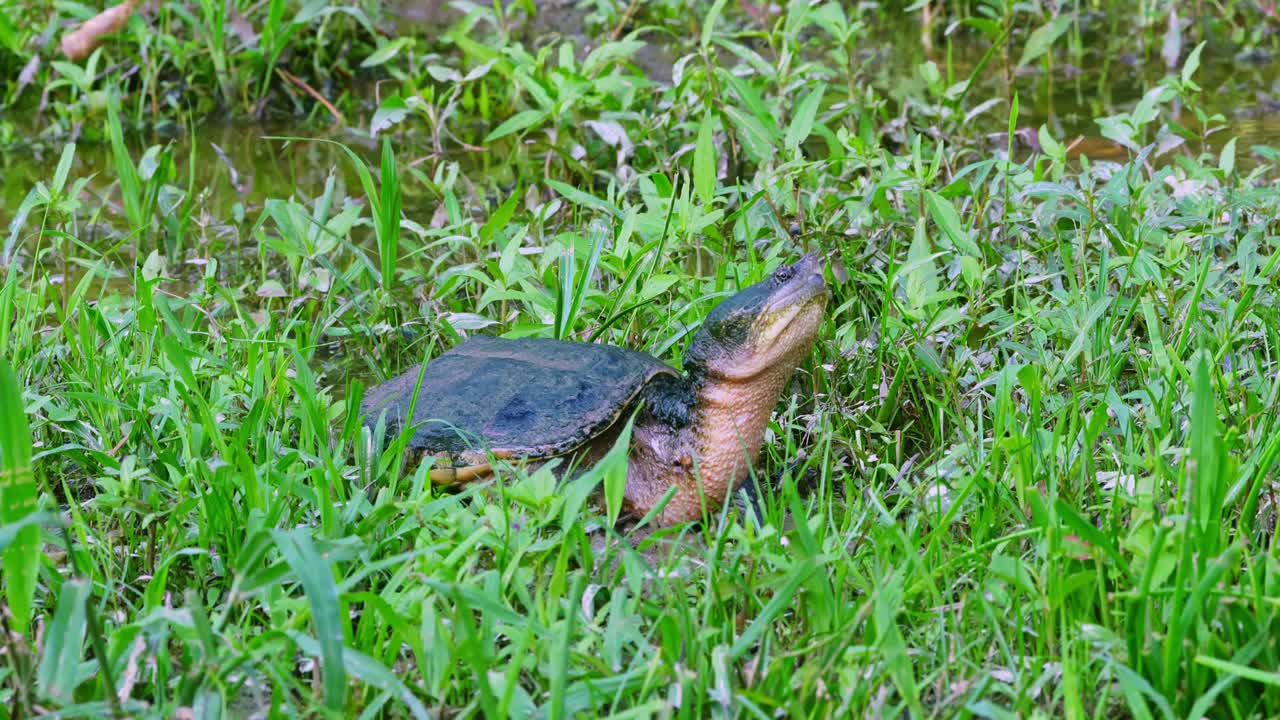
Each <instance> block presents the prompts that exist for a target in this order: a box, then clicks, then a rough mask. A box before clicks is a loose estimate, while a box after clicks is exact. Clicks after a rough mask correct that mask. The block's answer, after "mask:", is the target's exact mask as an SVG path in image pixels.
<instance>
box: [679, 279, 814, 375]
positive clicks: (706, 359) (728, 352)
mask: <svg viewBox="0 0 1280 720" xmlns="http://www.w3.org/2000/svg"><path fill="white" fill-rule="evenodd" d="M829 297H830V292H829V291H828V290H827V285H826V283H825V282H824V281H823V279H822V266H821V265H820V264H819V263H818V258H817V257H815V256H813V255H806V256H805V257H804V258H802V259H801V260H800V261H799V262H797V263H796V264H794V265H786V266H783V267H781V268H778V269H777V270H776V271H774V273H773V274H772V275H770V276H769V277H768V278H767V279H765V280H763V281H761V282H759V283H756V284H755V285H752V286H750V287H748V288H746V289H745V290H742V291H740V292H738V293H737V294H736V295H733V296H731V297H729V298H728V299H726V300H725V301H724V302H722V303H720V304H719V305H718V306H716V308H715V309H714V310H712V311H711V313H710V314H709V315H707V319H706V320H704V321H703V323H702V328H701V329H700V330H699V331H698V334H697V335H695V336H694V338H693V342H692V344H691V345H690V346H689V351H688V352H687V353H686V354H685V362H684V365H685V369H686V370H687V371H688V372H689V374H690V376H691V377H693V378H695V379H697V380H700V381H710V382H715V381H717V380H727V381H745V380H751V379H752V378H756V377H758V376H760V375H764V374H773V373H772V372H771V371H779V370H780V371H782V372H785V373H786V374H787V375H788V376H789V375H790V374H791V372H792V371H793V370H795V366H796V365H797V364H798V363H799V361H800V360H801V359H802V358H803V357H804V356H805V355H806V354H807V353H808V352H809V349H810V348H811V347H813V341H814V338H815V336H816V335H817V332H818V326H819V325H820V324H821V323H822V311H823V309H824V308H825V307H826V304H827V299H828V298H829Z"/></svg>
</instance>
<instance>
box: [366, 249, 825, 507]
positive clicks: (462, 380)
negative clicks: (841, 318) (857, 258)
mask: <svg viewBox="0 0 1280 720" xmlns="http://www.w3.org/2000/svg"><path fill="white" fill-rule="evenodd" d="M828 296H829V292H828V290H827V287H826V284H825V283H824V282H823V278H822V268H821V266H820V265H819V263H818V260H817V258H815V257H813V256H812V255H809V256H806V257H804V258H803V259H802V260H800V261H799V262H797V263H796V264H794V265H789V266H785V267H782V268H779V269H778V270H777V271H776V272H774V273H773V275H772V276H770V277H769V278H768V279H766V280H764V281H762V282H760V283H757V284H755V285H752V286H751V287H748V288H746V289H745V290H742V291H740V292H738V293H737V294H735V295H733V296H731V297H729V298H727V299H726V300H724V301H723V302H722V303H720V304H719V305H718V306H717V307H716V308H715V309H714V310H712V311H711V313H710V314H709V315H708V316H707V318H706V320H704V321H703V323H702V328H701V329H700V330H699V331H698V333H697V334H696V335H695V336H694V338H693V341H692V343H691V344H690V346H689V350H688V352H687V353H686V354H685V358H684V370H685V372H684V373H683V374H682V373H680V372H678V371H677V370H676V369H675V368H673V367H671V366H669V365H667V364H666V363H663V362H661V361H660V360H658V359H656V358H654V357H651V356H649V355H646V354H644V353H639V352H635V351H633V350H627V349H624V348H619V347H613V346H610V345H601V344H596V343H578V342H568V341H563V340H548V339H518V340H509V339H504V338H496V337H474V338H471V339H469V340H467V341H465V342H463V343H462V344H461V345H459V346H457V347H455V348H454V349H452V350H450V351H448V352H446V353H444V354H443V355H441V356H440V357H438V358H436V359H435V360H433V361H431V362H430V363H428V364H427V367H426V368H425V371H424V370H423V369H422V366H421V365H416V366H414V367H413V368H410V369H409V370H408V371H407V372H405V373H404V374H403V375H400V376H399V377H396V378H394V379H392V380H389V381H387V382H385V383H383V384H382V385H379V386H377V387H375V388H373V389H371V390H370V391H369V393H368V395H367V396H366V397H365V399H364V402H363V404H362V405H361V412H362V413H363V414H364V417H365V423H366V424H368V425H370V426H372V425H373V424H374V423H376V422H377V420H378V418H379V417H385V418H386V420H387V424H388V428H389V430H390V431H391V432H396V431H398V430H399V429H400V428H401V427H403V424H404V422H405V419H406V416H408V414H409V413H410V412H411V411H412V414H413V415H412V420H411V423H412V425H413V430H412V435H411V437H410V439H409V449H410V452H411V453H412V454H413V455H414V456H415V457H417V458H422V457H431V458H434V463H433V464H432V466H431V470H430V477H431V480H432V481H433V482H436V483H440V484H457V483H465V482H469V481H471V480H474V479H477V478H481V477H484V476H486V475H488V474H489V473H490V471H491V470H490V462H491V459H492V458H507V459H513V460H528V461H539V460H547V459H550V458H554V457H568V458H570V459H573V460H575V461H578V462H580V463H589V462H592V461H594V460H597V459H599V458H600V457H602V456H603V454H604V452H606V451H607V450H608V449H609V448H610V447H611V446H612V445H613V442H614V440H615V438H616V437H617V434H618V432H619V431H620V430H621V429H622V427H623V426H624V425H625V423H626V421H627V419H628V418H629V417H631V414H632V412H633V411H634V410H635V409H636V407H637V405H639V413H638V414H637V415H636V417H635V424H634V426H633V429H632V434H631V446H630V448H629V452H628V456H627V484H626V492H625V496H624V497H625V506H626V507H627V508H628V509H629V510H630V511H632V512H635V513H638V514H642V515H643V514H645V513H647V512H649V510H651V509H652V508H653V507H654V506H655V505H656V504H657V503H658V502H659V501H660V500H661V499H662V496H663V495H664V494H665V493H666V492H667V490H668V489H669V488H670V487H671V486H672V485H675V486H677V487H678V490H677V491H676V493H675V495H674V496H673V497H672V498H671V501H670V502H669V503H667V505H666V507H665V508H664V509H663V510H662V512H661V514H660V515H659V517H658V520H659V522H662V523H664V524H671V523H676V522H683V521H688V520H693V519H696V518H699V517H701V515H702V502H701V499H700V497H699V489H701V491H702V494H703V495H704V496H705V498H706V500H707V506H708V507H709V508H712V509H714V508H717V507H719V506H720V505H721V504H722V503H723V502H724V501H725V499H726V498H727V497H728V495H729V494H730V493H731V492H732V491H733V489H734V488H735V487H736V486H737V484H738V482H739V481H740V480H742V478H744V477H745V476H746V474H747V472H748V469H749V467H750V463H752V462H754V461H755V459H756V457H757V456H758V455H759V453H760V446H761V445H762V444H763V442H764V431H765V427H766V426H767V424H768V422H769V416H770V414H771V413H772V411H773V407H774V405H776V404H777V402H778V398H779V396H780V395H781V394H782V390H783V387H784V386H785V385H786V383H787V380H788V379H790V377H791V375H792V373H793V372H794V371H795V369H796V366H797V365H799V364H800V361H801V360H803V359H804V357H805V356H806V355H808V354H809V351H810V349H811V348H812V347H813V342H814V337H815V335H816V333H817V330H818V326H819V324H820V323H821V320H822V312H823V309H824V307H825V306H826V302H827V298H828ZM419 376H421V378H422V385H421V389H420V391H419V394H418V396H417V399H416V403H415V402H414V388H415V386H416V385H417V383H418V378H419Z"/></svg>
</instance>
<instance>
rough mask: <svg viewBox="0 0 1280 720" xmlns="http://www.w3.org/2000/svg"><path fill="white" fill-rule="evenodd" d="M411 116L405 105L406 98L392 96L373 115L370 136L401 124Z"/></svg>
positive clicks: (370, 123)
mask: <svg viewBox="0 0 1280 720" xmlns="http://www.w3.org/2000/svg"><path fill="white" fill-rule="evenodd" d="M408 116H409V106H408V105H407V104H405V101H404V98H402V97H400V96H399V95H392V96H391V97H389V98H387V99H386V100H383V101H382V104H381V105H379V106H378V109H377V110H376V111H375V112H374V113H373V120H372V121H370V122H369V134H370V135H377V134H378V133H380V132H382V131H383V130H386V129H387V128H390V127H394V126H396V125H398V124H400V122H401V121H403V120H404V119H405V118H406V117H408Z"/></svg>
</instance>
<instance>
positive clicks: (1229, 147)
mask: <svg viewBox="0 0 1280 720" xmlns="http://www.w3.org/2000/svg"><path fill="white" fill-rule="evenodd" d="M1218 169H1219V170H1221V171H1222V174H1223V175H1230V174H1231V173H1233V172H1235V169H1236V138H1231V139H1230V140H1228V141H1227V144H1225V145H1223V146H1222V153H1221V154H1220V155H1219V156H1218Z"/></svg>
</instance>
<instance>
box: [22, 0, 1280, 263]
mask: <svg viewBox="0 0 1280 720" xmlns="http://www.w3.org/2000/svg"><path fill="white" fill-rule="evenodd" d="M391 15H392V17H391V22H392V26H393V28H394V31H395V32H398V33H402V34H413V35H416V36H418V37H421V38H425V39H427V42H430V39H431V38H433V37H435V35H438V34H439V28H440V27H442V26H447V25H448V24H449V23H451V22H453V21H455V20H456V19H457V18H458V14H457V12H456V11H454V10H451V9H450V8H449V7H448V6H446V5H445V4H443V3H439V2H428V3H409V4H405V5H404V6H403V7H401V8H400V10H399V11H398V12H396V13H392V14H391ZM583 18H584V11H583V10H581V9H578V8H576V7H575V6H574V5H572V4H569V3H554V2H552V3H545V4H543V6H542V7H541V9H540V10H538V12H537V13H536V14H535V15H534V16H533V17H532V18H529V19H527V20H526V21H524V24H523V25H522V26H521V27H519V28H517V31H518V32H519V33H520V34H521V35H520V36H521V37H522V38H524V39H525V41H526V43H528V44H529V45H541V44H545V43H549V42H555V41H557V40H559V39H570V40H573V41H574V42H575V45H576V46H577V47H578V48H579V51H580V52H583V50H582V48H583V47H585V46H586V45H587V44H588V42H589V41H590V40H591V37H590V36H588V35H587V34H586V26H585V25H584V21H583ZM1107 22H1108V20H1107V19H1106V18H1099V19H1096V20H1095V21H1094V22H1093V25H1094V26H1095V29H1094V30H1093V33H1094V34H1095V35H1098V36H1100V35H1101V34H1103V33H1105V31H1106V27H1105V25H1106V23H1107ZM867 37H869V38H874V39H875V42H876V43H877V44H871V45H867V44H866V42H867V41H865V40H864V41H863V42H864V45H863V46H862V47H860V48H859V49H858V50H857V56H858V58H859V60H860V62H861V64H862V71H863V73H864V74H865V76H866V78H867V81H868V82H870V83H871V84H872V85H873V86H874V87H876V88H877V91H878V92H879V94H881V95H884V96H887V97H890V98H893V99H895V100H899V101H904V105H905V106H906V107H907V108H908V109H907V110H906V114H907V115H910V114H911V112H912V111H911V106H912V104H913V103H914V104H915V105H917V106H919V104H920V103H922V102H923V98H927V97H928V92H927V89H926V87H925V85H926V83H925V81H924V79H923V78H922V73H921V70H920V66H921V65H922V64H923V63H926V62H933V63H935V65H936V66H937V67H938V68H939V69H940V71H941V72H942V73H943V74H944V77H945V75H946V73H947V68H948V67H950V69H951V72H952V73H953V74H954V75H953V76H954V77H955V78H956V79H963V78H965V77H967V76H968V75H969V74H970V73H971V72H973V70H974V68H975V67H977V66H979V65H980V63H981V61H982V58H983V56H984V54H986V52H987V48H988V47H989V43H987V42H986V41H984V40H981V39H980V38H979V36H978V34H977V33H976V32H974V31H971V30H967V29H965V28H960V27H952V28H945V27H940V26H936V25H934V26H930V27H929V29H928V30H927V31H926V29H925V27H924V26H923V25H922V24H921V21H920V17H919V15H918V14H915V13H911V14H905V13H904V14H901V15H900V16H898V17H897V18H896V19H894V20H892V21H891V22H889V24H887V25H886V26H885V27H884V28H877V29H875V30H874V31H871V32H869V33H867ZM644 38H645V39H646V41H647V42H648V43H649V45H648V47H646V48H645V49H644V50H643V51H641V52H640V53H638V54H637V56H636V58H635V63H634V65H635V67H636V71H637V72H641V73H644V74H645V76H646V77H648V78H649V79H650V80H652V81H654V82H658V83H669V82H670V80H671V66H672V63H673V61H674V59H675V57H676V56H678V55H679V54H680V53H682V52H684V50H682V49H680V48H679V47H677V46H676V44H675V43H674V42H672V43H671V44H670V45H664V44H663V38H669V35H662V34H659V33H647V34H645V35H644ZM1096 39H1097V38H1096V37H1089V36H1088V35H1086V37H1085V40H1084V45H1083V47H1084V49H1083V50H1080V49H1077V50H1076V51H1075V52H1074V54H1073V53H1072V52H1070V51H1066V50H1064V51H1062V52H1055V55H1054V59H1053V62H1052V63H1050V64H1048V65H1047V69H1046V64H1045V63H1043V62H1037V63H1032V64H1031V65H1029V66H1027V67H1023V68H1018V67H1015V65H1016V63H1017V57H1016V51H1011V52H1013V53H1014V54H1013V56H1012V57H1009V56H1006V54H1004V53H1001V52H996V53H994V54H992V57H990V58H989V61H988V62H987V64H986V65H985V67H984V68H983V71H982V72H981V73H980V74H979V76H978V77H979V81H978V82H977V83H976V84H975V86H974V87H973V88H972V89H971V91H970V92H969V95H968V98H969V99H968V100H967V105H968V106H970V107H971V108H976V107H979V106H981V105H982V104H983V103H984V102H986V101H987V100H988V99H993V98H1004V97H1005V96H1006V94H1008V93H1010V92H1012V93H1016V94H1017V95H1018V97H1019V99H1020V107H1021V111H1020V117H1019V120H1018V126H1019V128H1020V132H1019V134H1018V139H1019V145H1020V146H1021V147H1023V148H1024V149H1025V148H1026V147H1034V146H1035V145H1036V141H1035V129H1036V128H1038V127H1039V126H1040V125H1042V124H1043V125H1046V126H1047V127H1048V128H1049V130H1050V132H1051V133H1053V134H1054V135H1055V137H1057V138H1058V139H1059V140H1060V141H1064V144H1067V145H1069V146H1071V154H1072V155H1073V156H1076V155H1080V154H1087V155H1088V156H1089V157H1090V159H1093V160H1124V159H1126V158H1127V157H1128V151H1126V150H1125V149H1124V148H1122V147H1120V146H1119V145H1117V144H1115V143H1113V142H1111V141H1109V140H1106V139H1105V138H1103V137H1101V136H1100V133H1099V127H1098V124H1097V122H1096V120H1095V119H1096V118H1099V117H1104V116H1108V115H1113V114H1115V113H1119V112H1124V111H1126V110H1129V109H1131V108H1132V107H1133V106H1134V105H1135V104H1136V103H1137V102H1138V100H1139V99H1141V97H1142V96H1143V94H1144V93H1145V92H1147V91H1148V90H1149V89H1150V88H1152V87H1153V86H1154V85H1155V84H1157V83H1158V82H1159V81H1160V79H1161V78H1162V77H1164V76H1165V75H1167V74H1170V73H1171V72H1176V69H1175V70H1170V69H1169V68H1168V67H1167V62H1166V60H1165V59H1164V58H1163V57H1162V55H1161V50H1162V48H1149V49H1147V50H1141V49H1140V50H1139V51H1138V52H1137V53H1134V52H1132V51H1122V50H1118V49H1116V46H1115V43H1111V45H1110V47H1105V45H1106V44H1105V43H1102V44H1100V45H1099V46H1097V47H1094V46H1093V45H1091V44H1090V43H1092V42H1094V41H1096ZM1187 52H1188V49H1187V48H1182V50H1181V52H1180V53H1177V55H1178V57H1179V58H1183V59H1185V57H1186V55H1187ZM763 54H765V55H766V56H767V52H764V53H763ZM1196 79H1197V82H1198V83H1199V84H1200V85H1201V87H1203V88H1205V89H1206V90H1205V93H1204V104H1205V107H1206V109H1207V110H1208V111H1209V112H1211V113H1220V114H1221V115H1222V116H1223V118H1224V121H1223V123H1222V124H1221V129H1216V130H1215V131H1213V132H1211V133H1208V134H1207V137H1206V138H1205V140H1204V141H1203V142H1202V143H1201V144H1200V145H1199V146H1193V145H1192V144H1188V145H1187V146H1186V147H1184V148H1182V149H1180V151H1182V152H1198V151H1203V150H1211V151H1212V150H1216V149H1218V148H1220V147H1221V146H1222V145H1223V143H1225V142H1226V141H1227V140H1228V139H1230V138H1232V137H1238V142H1237V152H1238V153H1239V154H1240V156H1241V157H1240V161H1239V162H1240V165H1242V166H1248V165H1249V164H1250V162H1251V157H1250V155H1251V148H1253V147H1255V146H1270V145H1276V144H1280V142H1278V141H1280V99H1276V97H1275V96H1273V93H1276V94H1277V95H1280V61H1277V60H1276V59H1273V58H1270V57H1268V56H1266V55H1265V54H1263V53H1254V54H1252V55H1249V56H1237V55H1235V54H1233V52H1232V50H1231V48H1229V47H1224V46H1214V45H1210V46H1209V47H1207V48H1206V49H1205V51H1204V53H1203V59H1202V63H1201V68H1200V71H1199V72H1198V73H1197V75H1196ZM373 92H374V90H373V88H370V91H369V93H370V94H369V98H368V102H367V103H366V106H367V108H366V113H365V117H363V118H360V119H359V120H358V121H352V122H351V124H350V126H349V127H345V128H334V127H325V126H323V125H313V126H308V125H289V124H280V123H276V124H270V125H263V124H253V123H244V122H238V123H227V122H221V121H218V120H216V119H211V120H209V121H206V122H203V123H201V124H199V125H198V126H197V127H196V128H195V129H194V131H192V132H178V133H176V134H169V135H165V134H160V133H156V132H154V131H152V132H145V131H144V132H134V133H133V134H131V135H130V136H129V137H128V138H127V140H128V143H129V144H130V146H131V150H132V151H133V152H134V154H135V157H139V156H141V155H142V154H143V153H144V151H145V150H146V149H147V148H148V147H151V146H153V145H166V146H168V147H169V148H170V149H171V152H172V155H173V158H174V161H175V164H176V166H177V174H178V178H179V182H178V183H176V184H179V185H183V186H189V187H191V188H192V189H194V190H195V192H197V193H198V194H199V195H200V196H201V197H202V203H201V207H202V209H203V212H204V214H205V216H204V217H203V218H202V219H201V222H202V223H204V224H205V225H207V226H210V227H214V228H216V227H217V226H218V225H219V224H220V223H225V222H226V221H227V220H228V218H231V217H233V216H239V217H241V218H243V217H244V214H245V213H253V212H254V211H256V210H257V209H260V208H261V206H262V203H263V201H264V200H265V199H267V198H286V197H291V196H295V195H296V196H298V197H300V198H304V199H305V198H312V197H315V196H316V195H318V194H319V193H320V192H321V190H322V188H323V186H324V183H325V180H326V178H327V177H328V176H329V175H330V174H331V173H334V172H337V173H339V174H341V175H342V176H343V177H344V178H345V179H346V180H348V185H347V186H348V187H356V186H357V185H356V184H355V176H354V174H351V173H350V168H349V167H348V166H347V164H346V162H345V161H344V160H343V159H342V157H341V155H340V151H338V150H336V149H335V148H334V147H333V146H331V145H326V144H322V143H309V142H287V141H285V140H282V139H279V138H283V137H305V138H324V139H330V140H336V141H339V142H343V143H345V144H347V145H348V146H350V147H352V148H353V149H355V150H357V151H359V152H362V153H363V154H364V155H366V156H367V157H369V158H370V159H372V158H373V157H374V156H375V152H374V150H375V146H376V141H375V140H373V139H371V138H370V136H369V134H368V130H367V128H368V126H369V116H370V115H371V111H372V105H373ZM1005 108H1006V105H1005V104H1004V103H1002V102H991V103H988V104H987V105H986V109H985V110H983V111H980V112H976V113H975V114H974V117H973V122H972V125H971V127H973V128H974V129H975V130H976V131H977V132H978V134H979V135H982V134H986V135H989V147H990V148H991V149H992V151H997V150H999V149H1002V148H1003V147H1004V145H1005V142H1006V139H1005V132H1006V129H1007V123H1008V115H1007V111H1006V109H1005ZM1187 115H1188V117H1186V118H1182V117H1179V118H1177V119H1178V121H1179V122H1183V124H1185V125H1186V126H1188V127H1193V128H1194V127H1196V126H1197V123H1196V122H1195V120H1194V118H1193V117H1190V113H1187ZM0 121H3V122H5V123H8V124H9V125H10V127H11V128H12V130H13V133H14V135H15V136H16V137H17V138H18V139H17V141H16V142H15V143H13V144H12V145H11V146H10V147H8V148H7V149H6V150H5V151H4V152H2V153H0V174H2V175H3V177H4V179H5V181H4V183H3V190H0V223H3V226H5V227H7V226H8V225H9V224H10V222H11V221H12V219H13V216H14V213H15V212H16V210H17V208H18V207H19V205H20V204H21V202H22V199H23V198H24V196H25V195H26V194H27V192H28V191H29V190H30V189H31V187H33V186H34V185H35V184H36V183H37V182H40V181H44V182H48V181H49V179H50V178H52V177H53V175H54V171H55V168H56V166H57V163H58V160H59V157H60V154H61V151H62V143H63V142H64V141H65V139H63V138H55V139H51V138H50V134H51V133H50V132H49V128H48V127H46V126H44V125H43V124H41V123H39V121H37V120H33V119H31V118H30V117H20V116H17V115H15V114H11V115H9V116H7V117H6V116H3V115H0ZM913 121H916V122H919V123H920V124H921V125H923V126H927V125H928V121H927V119H926V120H924V121H919V120H917V119H915V118H913ZM1197 132H1200V130H1197ZM273 138H274V139H273ZM396 143H397V151H398V152H399V153H402V155H403V156H404V157H407V158H409V160H408V163H409V164H410V165H414V166H419V165H422V164H423V163H425V162H435V161H438V160H439V159H440V158H439V157H438V156H430V155H429V150H428V148H427V143H426V141H425V140H423V139H422V138H421V137H420V136H419V135H418V134H416V133H415V132H414V131H413V130H410V131H409V132H407V133H400V134H398V135H397V136H396ZM415 145H416V146H417V147H415ZM488 150H489V151H490V152H484V153H481V152H458V153H456V154H452V155H450V156H449V158H448V159H451V160H457V161H458V162H459V163H460V166H461V168H462V171H463V172H464V173H468V174H490V176H491V174H492V173H494V172H499V173H500V172H501V171H500V170H495V168H497V167H498V166H499V165H500V164H501V157H502V155H503V153H502V152H497V151H494V148H489V149H488ZM499 150H500V148H499ZM1172 155H1173V154H1170V155H1169V156H1166V157H1171V156H1172ZM86 176H92V180H91V181H90V182H89V183H88V185H87V186H86V192H87V193H88V194H89V195H88V196H86V197H85V198H84V200H85V202H84V203H83V206H82V208H81V211H80V215H81V217H83V219H84V221H85V222H86V223H87V224H88V225H90V226H91V229H92V226H93V225H100V226H102V227H105V228H109V227H110V226H111V225H112V224H113V222H114V221H113V218H114V217H116V216H117V215H118V214H119V211H120V208H119V202H118V199H117V198H116V195H117V193H114V192H113V185H114V177H115V173H114V169H113V166H112V157H111V152H110V148H109V147H108V146H107V145H105V144H103V143H80V144H79V146H78V147H77V151H76V156H75V164H74V166H73V168H72V171H71V177H73V178H75V177H86ZM406 193H407V196H406V200H405V203H406V205H405V210H406V213H407V215H408V216H409V217H411V218H413V219H415V220H417V221H419V222H424V223H425V222H426V221H427V220H428V219H429V218H430V216H431V214H432V213H433V212H434V210H433V208H432V207H431V205H430V203H428V202H427V201H426V199H425V198H424V199H422V200H421V201H419V202H418V203H417V205H415V204H414V203H415V201H414V199H413V197H412V191H411V188H410V187H409V186H406ZM6 234H7V233H6ZM88 235H89V237H90V238H92V237H93V236H94V233H93V232H92V231H91V232H89V233H88Z"/></svg>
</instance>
